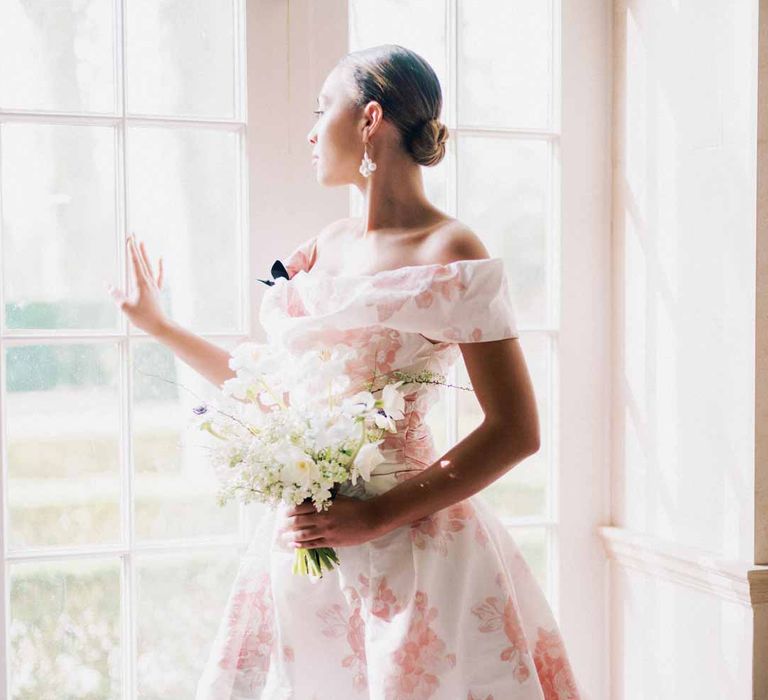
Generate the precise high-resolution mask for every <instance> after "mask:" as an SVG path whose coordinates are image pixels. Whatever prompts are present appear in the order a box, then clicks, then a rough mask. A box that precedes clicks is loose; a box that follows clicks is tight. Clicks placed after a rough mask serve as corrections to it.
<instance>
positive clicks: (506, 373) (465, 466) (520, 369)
mask: <svg viewBox="0 0 768 700" xmlns="http://www.w3.org/2000/svg"><path fill="white" fill-rule="evenodd" d="M459 347H460V348H461V352H462V355H463V356H464V362H465V365H466V368H467V372H468V374H469V378H470V380H471V382H472V387H473V388H474V390H475V395H476V396H477V399H478V402H479V403H480V407H481V408H482V410H483V413H484V418H483V422H482V423H481V424H480V425H479V426H478V427H477V428H476V429H475V430H473V431H472V432H471V433H470V434H469V435H467V436H466V437H465V438H464V439H463V440H461V441H459V442H458V443H457V444H456V445H454V446H453V447H452V448H451V449H450V450H448V452H446V453H445V454H444V455H443V456H442V457H441V458H440V459H439V460H438V461H437V462H435V463H434V464H432V465H431V466H429V467H427V468H426V469H424V470H423V471H422V472H421V473H419V474H417V475H416V476H414V477H412V478H410V479H408V480H406V481H401V482H400V483H399V484H397V485H396V486H394V487H393V488H392V489H390V490H389V491H387V492H385V493H383V494H381V495H379V496H376V497H375V498H372V499H370V500H369V501H368V505H369V506H370V507H371V509H372V513H371V517H372V519H373V523H374V529H375V531H376V532H378V534H379V535H381V534H385V533H386V532H389V531H390V530H393V529H395V528H397V527H400V526H401V525H405V524H407V523H412V522H414V521H415V520H418V519H419V518H422V517H424V516H426V515H429V514H430V513H434V512H435V511H438V510H441V509H443V508H446V507H448V506H450V505H452V504H454V503H457V502H459V501H461V500H464V499H465V498H468V497H469V496H472V495H473V494H475V493H477V492H478V491H480V490H481V489H483V488H485V487H486V486H488V485H489V484H491V483H492V482H494V481H495V480H496V479H498V478H499V477H500V476H501V475H502V474H504V473H505V472H506V471H508V470H509V469H511V468H512V467H513V466H515V465H516V464H517V463H519V462H521V461H522V460H524V459H525V458H526V457H528V456H530V455H532V454H534V453H535V452H537V451H538V449H539V446H540V443H541V440H540V436H539V417H538V411H537V408H536V397H535V395H534V392H533V385H532V382H531V378H530V375H529V373H528V367H527V365H526V362H525V356H524V355H523V351H522V348H521V347H520V342H519V340H518V339H517V338H506V339H503V340H492V341H487V342H473V343H463V344H460V345H459Z"/></svg>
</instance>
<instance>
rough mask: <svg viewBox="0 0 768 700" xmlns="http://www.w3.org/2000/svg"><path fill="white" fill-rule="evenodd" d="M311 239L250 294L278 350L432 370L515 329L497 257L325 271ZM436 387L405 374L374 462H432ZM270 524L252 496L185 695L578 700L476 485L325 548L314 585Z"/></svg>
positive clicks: (536, 596)
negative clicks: (251, 510) (244, 534)
mask: <svg viewBox="0 0 768 700" xmlns="http://www.w3.org/2000/svg"><path fill="white" fill-rule="evenodd" d="M316 240H317V237H316V236H315V237H313V238H311V239H309V240H308V241H306V242H305V243H303V244H302V245H300V246H298V247H297V248H295V249H294V250H293V252H292V253H291V255H290V256H289V257H288V258H287V259H286V261H285V265H284V268H283V270H284V271H285V272H287V274H288V276H289V278H286V277H285V276H277V277H275V279H274V282H273V283H272V286H269V287H268V288H267V290H266V292H265V294H264V296H263V299H262V305H261V309H260V321H261V323H262V325H263V327H264V328H265V330H266V332H267V334H268V342H269V343H279V344H281V346H282V347H284V348H285V351H286V353H301V352H304V351H306V350H310V349H313V348H320V347H324V346H325V347H327V346H332V345H334V344H337V343H344V344H351V345H352V346H353V347H355V348H357V350H358V354H357V356H356V361H355V366H354V367H349V366H348V367H347V369H348V371H349V372H350V374H352V376H353V377H354V376H359V377H360V378H361V379H364V378H369V377H370V376H371V374H372V369H373V367H374V363H375V365H376V369H377V372H378V373H382V372H389V371H392V370H393V369H403V370H406V371H409V372H410V371H419V370H421V369H432V370H434V371H437V372H440V373H443V374H444V373H445V372H446V370H447V369H448V368H449V366H450V365H451V364H452V363H453V362H454V361H455V360H456V359H457V358H458V356H459V353H460V350H459V348H458V346H457V345H456V343H468V342H475V341H486V340H498V339H501V338H514V337H517V336H518V334H517V330H516V326H515V318H514V315H513V310H512V305H511V302H510V297H509V290H508V282H507V278H506V276H505V271H504V265H503V261H502V260H501V259H500V258H485V259H481V260H459V261H456V262H452V263H449V264H446V265H443V264H431V265H430V264H427V265H414V266H406V267H401V268H399V269H396V270H386V271H382V272H378V273H374V274H369V275H341V276H337V275H330V274H328V273H325V272H323V271H322V270H311V267H312V265H313V263H314V260H315V243H316ZM275 269H276V268H275V267H274V266H273V268H272V270H273V275H274V270H275ZM262 281H263V280H262ZM267 284H269V281H267ZM429 339H432V340H434V341H438V342H436V343H433V342H431V341H430V340H429ZM438 391H439V387H438V386H436V385H434V384H432V385H430V384H419V385H418V390H417V391H416V392H414V393H412V394H410V395H409V396H406V407H405V410H404V415H405V417H404V418H403V419H402V420H400V421H398V422H397V425H398V431H397V433H389V434H387V435H388V437H387V438H386V440H385V442H384V443H383V444H382V445H381V448H382V451H383V452H384V453H385V456H386V457H387V462H385V464H389V463H390V462H391V463H393V464H398V465H400V466H401V468H402V465H407V467H408V468H410V469H416V468H418V469H423V468H426V467H427V466H429V465H430V464H432V463H433V462H434V461H436V460H437V459H438V458H439V457H440V454H438V453H437V452H436V450H435V448H434V446H433V443H432V438H431V435H430V431H429V429H428V427H427V425H426V424H425V423H424V422H423V419H424V416H425V414H426V412H427V411H428V409H429V408H430V406H431V405H432V403H434V401H435V400H437V392H438ZM388 478H390V479H395V480H397V479H401V478H409V475H408V474H405V473H400V474H399V475H398V476H396V477H388ZM363 484H364V482H362V481H358V483H357V484H356V485H355V487H351V488H350V490H349V491H348V492H347V493H350V494H353V493H354V490H355V489H356V488H358V487H360V486H362V485H363ZM390 487H391V484H390ZM358 491H359V488H358ZM341 492H342V493H345V491H344V490H342V491H341ZM358 495H359V497H361V498H366V497H371V495H372V494H369V493H365V492H364V491H359V494H358ZM275 522H276V512H275V511H273V510H272V509H270V508H267V507H265V512H264V514H263V515H262V516H261V519H260V521H259V523H258V525H257V527H256V528H255V531H254V534H253V536H252V538H251V540H250V544H249V547H248V550H247V552H246V553H245V555H244V556H243V558H242V561H241V564H240V568H239V571H238V573H237V576H236V579H235V583H234V586H233V588H232V591H231V593H230V595H229V599H228V602H227V605H226V609H225V611H224V616H223V618H222V621H221V624H220V626H219V630H218V632H217V634H216V636H215V639H214V640H213V645H212V648H211V652H210V655H209V657H208V662H207V664H206V666H205V668H204V670H203V673H202V676H201V677H200V679H199V682H198V686H197V694H196V700H235V699H243V700H244V699H245V698H248V699H251V698H260V699H262V700H289V699H290V700H356V699H358V698H362V699H365V700H584V694H583V692H582V691H581V689H580V688H579V686H578V684H577V682H576V680H575V678H574V674H573V671H572V668H571V665H570V663H569V659H568V655H567V653H566V649H565V647H564V645H563V640H562V637H561V635H560V631H559V629H558V626H557V624H556V621H555V619H554V617H553V614H552V611H551V609H550V607H549V605H548V602H547V600H546V598H545V596H544V594H543V592H542V590H541V589H540V587H539V585H538V582H537V580H536V579H535V578H534V575H533V573H532V572H531V570H530V568H529V567H528V565H527V563H526V561H525V559H524V558H523V556H522V555H521V553H520V549H519V548H518V546H517V544H516V543H515V541H514V539H513V538H512V536H511V535H510V534H509V532H508V531H507V530H506V529H505V527H504V526H503V525H502V523H501V521H500V520H499V519H498V517H497V516H496V515H495V513H494V512H493V511H492V510H491V509H490V507H489V506H488V505H487V503H486V502H484V501H483V500H482V498H480V497H478V495H476V496H472V497H470V498H468V499H466V500H464V501H461V502H459V503H456V504H455V505H453V506H450V507H448V508H445V509H443V510H440V511H438V512H436V513H433V514H432V515H430V516H428V517H426V518H422V519H421V520H420V521H417V522H415V523H411V524H409V525H406V526H402V527H399V528H397V529H396V530H393V531H390V532H389V533H387V534H385V535H383V536H381V537H378V538H377V539H373V540H371V541H369V542H366V543H363V544H360V545H355V546H348V547H338V548H337V552H338V555H339V559H340V562H341V563H340V564H339V566H338V567H336V568H334V569H333V571H331V572H326V573H325V574H324V576H323V578H322V579H319V580H310V579H309V578H308V577H306V576H300V575H294V574H293V573H292V570H291V567H292V565H293V559H294V551H293V550H292V549H290V550H289V549H288V548H287V547H286V546H284V545H282V544H281V543H280V542H279V540H277V538H276V536H275Z"/></svg>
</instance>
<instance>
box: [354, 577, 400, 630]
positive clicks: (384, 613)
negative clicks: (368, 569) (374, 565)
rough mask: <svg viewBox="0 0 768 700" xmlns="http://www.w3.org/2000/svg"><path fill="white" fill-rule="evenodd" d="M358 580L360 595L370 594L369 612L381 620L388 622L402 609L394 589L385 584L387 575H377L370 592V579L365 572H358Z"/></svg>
mask: <svg viewBox="0 0 768 700" xmlns="http://www.w3.org/2000/svg"><path fill="white" fill-rule="evenodd" d="M358 580H359V582H360V595H362V596H364V597H366V598H368V597H369V596H370V598H371V600H370V609H371V614H372V615H375V616H376V617H378V618H379V619H381V620H386V621H387V622H389V621H390V620H392V618H393V617H394V616H395V615H397V614H398V613H399V612H401V611H402V609H403V606H402V605H401V604H400V602H399V601H398V600H397V598H396V597H395V594H394V591H393V590H392V589H391V588H390V587H389V586H388V585H387V577H386V576H379V577H378V578H377V579H375V581H376V583H375V585H374V586H373V592H371V581H370V579H369V578H368V577H367V576H366V575H365V574H358Z"/></svg>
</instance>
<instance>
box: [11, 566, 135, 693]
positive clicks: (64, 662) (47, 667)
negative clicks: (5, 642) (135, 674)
mask: <svg viewBox="0 0 768 700" xmlns="http://www.w3.org/2000/svg"><path fill="white" fill-rule="evenodd" d="M10 600H11V608H10V625H9V632H10V635H9V644H10V660H9V668H10V674H9V675H10V686H11V697H12V698H18V699H19V700H22V699H23V700H32V699H33V698H41V699H42V698H83V700H97V699H99V700H100V699H101V698H119V697H121V694H120V684H121V665H122V658H121V657H122V651H121V648H120V564H119V562H118V561H117V560H116V559H94V560H80V561H69V562H40V563H25V564H11V567H10Z"/></svg>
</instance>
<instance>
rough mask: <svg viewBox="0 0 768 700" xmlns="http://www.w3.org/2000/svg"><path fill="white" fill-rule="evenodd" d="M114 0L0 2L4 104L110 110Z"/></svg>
mask: <svg viewBox="0 0 768 700" xmlns="http://www.w3.org/2000/svg"><path fill="white" fill-rule="evenodd" d="M114 7H115V3H114V2H105V1H104V0H90V1H89V0H45V2H43V1H41V0H3V2H0V107H1V108H3V109H27V110H38V109H40V110H56V111H60V112H110V113H114V112H115V111H116V105H115V92H116V91H115V66H114V55H115V50H114V36H115V32H114V28H113V27H114Z"/></svg>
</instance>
